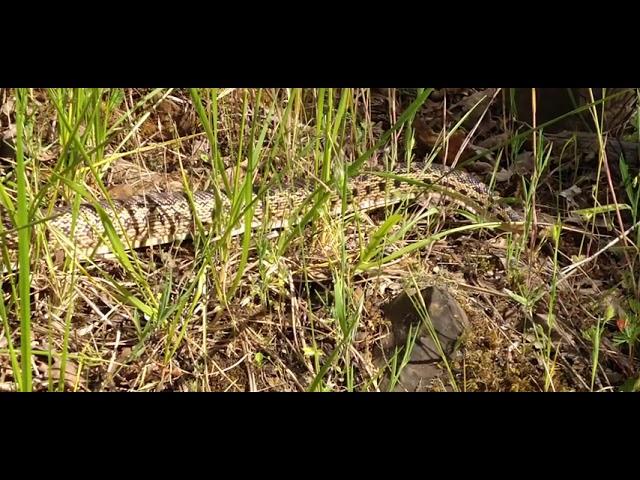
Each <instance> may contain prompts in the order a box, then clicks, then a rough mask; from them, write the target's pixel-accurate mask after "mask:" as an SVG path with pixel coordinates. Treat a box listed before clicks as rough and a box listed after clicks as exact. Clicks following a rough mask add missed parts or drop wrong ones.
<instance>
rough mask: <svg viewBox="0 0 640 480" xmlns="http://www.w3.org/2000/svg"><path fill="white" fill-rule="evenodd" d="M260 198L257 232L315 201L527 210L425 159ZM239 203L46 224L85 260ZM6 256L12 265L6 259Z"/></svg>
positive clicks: (186, 199) (123, 204)
mask: <svg viewBox="0 0 640 480" xmlns="http://www.w3.org/2000/svg"><path fill="white" fill-rule="evenodd" d="M338 183H339V182H338ZM252 195H253V200H252V204H251V206H252V207H253V213H252V217H251V223H250V228H251V229H252V230H255V229H259V228H264V229H267V230H282V229H285V228H287V227H289V226H293V225H296V224H298V223H300V222H301V221H302V219H304V218H305V216H306V214H307V213H308V212H309V210H310V209H311V208H313V206H314V205H315V206H318V205H321V204H322V203H324V204H325V205H327V207H328V210H329V214H330V215H331V216H338V215H344V214H350V213H355V212H358V211H369V210H374V209H377V208H381V207H384V206H391V205H394V204H397V203H399V202H411V201H414V200H416V199H421V202H426V204H429V205H433V204H436V203H438V202H444V203H448V204H455V205H457V206H459V207H461V208H463V209H464V210H466V211H468V212H471V213H473V214H476V215H482V216H484V217H486V218H490V219H493V220H498V221H500V222H507V223H510V222H519V221H522V216H521V215H520V214H519V213H517V212H516V211H515V210H514V209H513V208H512V207H510V206H508V205H505V204H504V202H502V201H501V198H500V197H499V196H497V195H494V194H492V193H491V191H490V190H489V188H488V187H487V186H486V184H485V183H483V182H482V181H481V180H480V179H479V178H478V177H476V176H475V175H473V174H471V173H467V172H465V171H462V170H458V169H452V168H450V167H445V166H441V165H437V164H430V165H427V164H425V163H422V162H413V163H411V165H410V166H409V167H407V168H406V169H404V171H402V170H399V171H393V172H391V173H389V172H366V173H360V174H358V175H355V176H353V177H351V178H348V179H347V180H346V182H345V183H344V184H342V188H335V189H334V188H329V187H327V186H326V185H324V184H322V185H321V186H320V187H318V188H315V189H314V188H310V187H307V188H295V189H291V188H289V189H285V188H282V189H275V190H268V191H266V192H263V194H253V193H252ZM314 195H317V196H314ZM312 200H315V203H314V201H312ZM423 204H424V203H423ZM232 206H233V202H232V201H231V200H230V199H229V198H228V197H227V196H226V195H224V194H221V193H220V192H217V191H209V190H201V191H194V192H187V191H180V192H151V193H145V194H140V195H134V196H131V197H128V198H124V199H112V200H108V201H107V200H103V201H100V202H96V203H82V204H80V205H79V207H78V208H77V211H76V210H74V209H73V208H72V207H69V206H67V207H60V208H57V209H56V210H55V211H54V212H53V214H52V215H51V216H50V217H48V218H47V219H45V220H43V221H42V222H40V223H43V224H44V225H45V227H46V232H45V235H46V237H45V238H46V241H47V243H48V244H49V246H51V247H54V248H56V249H59V248H60V247H62V248H65V247H66V250H67V251H69V249H71V251H75V252H76V254H77V255H79V256H80V257H81V258H82V257H93V256H99V255H104V254H107V253H109V252H112V251H113V244H112V240H110V239H109V235H107V229H109V230H110V232H112V233H115V235H116V236H117V238H118V239H119V240H120V241H121V245H122V246H123V248H124V249H125V250H130V249H137V248H141V247H149V246H154V245H161V244H165V243H171V242H175V241H179V240H183V239H185V238H188V237H190V236H193V234H194V232H195V230H196V228H197V227H198V225H201V226H203V227H207V226H211V225H212V224H213V223H214V222H215V221H216V219H217V218H218V219H219V218H225V217H227V216H229V215H231V214H232V213H233V208H232ZM236 213H237V212H236ZM241 214H242V212H240V215H237V216H236V217H237V222H236V224H235V225H236V226H235V227H234V228H230V229H229V230H228V232H227V234H228V235H230V236H235V235H240V234H242V233H244V232H245V231H246V230H247V227H248V225H249V224H248V223H246V222H244V221H243V219H242V218H241ZM227 218H228V217H227ZM14 225H15V223H14V222H11V221H9V220H7V216H6V215H5V216H4V219H3V221H2V222H0V226H2V227H3V230H4V231H0V246H4V247H6V251H7V252H8V254H9V256H8V258H9V259H13V258H15V257H16V255H17V250H18V234H17V229H16V228H13V227H14ZM0 258H3V260H2V262H3V263H4V266H5V269H6V257H4V256H2V257H0ZM10 263H12V262H10Z"/></svg>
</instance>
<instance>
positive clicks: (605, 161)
mask: <svg viewBox="0 0 640 480" xmlns="http://www.w3.org/2000/svg"><path fill="white" fill-rule="evenodd" d="M600 148H601V152H602V155H603V158H602V163H603V164H604V171H605V173H606V174H607V183H608V184H609V191H610V192H611V195H612V197H613V203H614V205H615V206H616V219H617V220H618V225H619V226H620V230H622V229H623V228H624V222H623V221H622V215H621V213H620V206H619V204H618V199H617V197H616V190H615V188H614V187H613V179H612V178H611V170H610V169H609V160H608V158H607V152H606V150H605V148H604V145H602V144H601V145H600ZM623 238H624V241H625V245H628V244H629V239H628V238H627V236H626V235H625V236H624V237H623ZM622 253H624V258H626V260H627V263H628V264H629V265H631V259H630V258H629V254H628V253H627V250H626V249H624V250H623V251H622ZM631 279H632V282H634V283H635V281H636V279H635V277H634V276H633V275H632V276H631ZM635 287H636V290H637V285H636V286H635Z"/></svg>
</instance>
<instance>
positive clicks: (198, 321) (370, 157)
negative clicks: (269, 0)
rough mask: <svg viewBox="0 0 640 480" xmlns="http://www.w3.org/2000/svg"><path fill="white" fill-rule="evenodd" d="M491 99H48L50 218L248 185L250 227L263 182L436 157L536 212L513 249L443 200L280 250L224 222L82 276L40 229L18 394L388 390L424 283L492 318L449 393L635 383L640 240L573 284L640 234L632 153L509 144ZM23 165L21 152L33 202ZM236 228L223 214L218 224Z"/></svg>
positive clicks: (321, 215)
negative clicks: (90, 205) (395, 313)
mask: <svg viewBox="0 0 640 480" xmlns="http://www.w3.org/2000/svg"><path fill="white" fill-rule="evenodd" d="M490 90H491V91H474V90H472V89H450V90H449V92H448V93H447V98H446V102H443V101H442V100H440V99H439V98H440V97H439V96H440V95H442V92H441V91H435V92H432V93H431V94H430V92H429V91H426V92H423V94H422V97H420V96H419V97H418V99H417V100H416V101H414V102H413V103H411V101H412V99H413V98H414V97H410V98H409V99H408V100H407V99H405V100H404V101H400V100H398V101H396V100H397V99H396V96H401V95H402V94H401V93H400V92H396V91H394V90H391V91H390V92H382V93H379V92H373V91H370V90H368V89H355V90H341V91H331V90H322V89H320V90H296V89H294V90H287V89H281V90H234V89H226V90H215V89H210V90H204V89H203V90H192V91H186V90H177V89H169V90H164V89H163V90H137V89H127V90H119V89H113V90H76V91H71V90H50V91H41V90H29V91H25V92H24V93H23V95H24V105H25V118H24V124H23V125H21V126H20V129H22V132H23V133H22V138H23V149H24V159H25V161H24V167H25V175H24V178H23V179H24V180H25V181H26V183H25V186H24V189H25V192H24V193H25V196H26V202H27V204H26V205H27V206H28V208H27V209H25V211H26V212H28V213H29V215H31V217H30V218H29V220H30V221H33V219H34V217H33V215H34V213H35V211H36V210H38V211H41V212H48V211H50V209H51V208H52V207H53V206H55V205H58V204H65V205H73V204H74V202H75V204H76V205H77V203H78V202H80V201H91V200H92V199H100V198H104V197H106V196H108V197H110V198H117V197H123V196H127V195H131V194H133V193H139V192H141V191H152V190H177V189H183V188H185V187H186V188H188V189H190V190H196V189H199V188H209V189H211V188H216V189H219V190H220V191H224V192H226V193H227V195H228V196H229V197H230V198H231V199H233V204H234V206H235V207H236V210H235V211H236V213H237V218H236V220H238V221H240V222H244V221H249V219H250V216H251V214H252V210H251V208H252V207H251V199H252V194H253V190H255V191H264V190H265V189H272V188H296V189H303V188H306V189H309V191H313V190H314V189H317V188H318V187H319V186H321V185H326V186H327V187H328V188H331V189H332V190H334V191H337V192H341V193H343V194H344V193H345V190H344V189H345V185H346V184H345V183H344V182H343V181H342V180H343V179H344V178H345V176H348V175H352V174H353V173H354V172H353V170H354V169H363V168H364V169H370V168H378V167H382V168H383V169H384V170H386V171H393V170H394V168H395V167H396V166H397V165H402V164H403V162H406V160H408V159H415V158H417V157H418V156H425V155H426V156H428V157H429V158H430V159H440V160H443V159H444V160H446V161H448V162H449V163H451V162H452V161H460V162H462V161H465V160H466V161H468V163H470V166H471V168H473V169H474V170H475V171H476V173H478V174H479V175H482V176H483V178H484V179H485V180H486V181H487V183H488V184H491V185H493V186H494V187H495V189H496V191H500V192H501V193H502V196H504V197H511V198H512V199H513V200H514V204H515V205H516V206H517V207H518V208H522V209H523V211H524V212H526V213H527V214H528V216H527V222H528V228H527V229H526V230H525V231H524V233H522V232H520V233H517V234H513V233H510V232H508V231H506V232H505V231H504V230H498V229H496V228H487V227H486V226H485V227H484V228H480V226H481V225H479V224H478V222H479V220H477V219H475V220H474V219H472V220H471V228H468V227H465V228H456V227H460V226H461V225H469V219H465V218H463V217H462V216H460V215H453V214H451V212H448V211H447V212H445V210H441V209H439V208H438V209H433V208H432V209H424V208H422V207H421V206H420V205H417V206H401V208H400V209H393V210H392V209H379V210H377V211H375V212H366V213H365V212H362V213H361V214H358V215H355V216H352V217H350V218H332V217H331V216H329V215H328V214H327V210H326V208H325V205H324V204H323V202H322V198H321V196H320V197H318V201H317V204H316V205H315V206H314V207H313V208H311V209H310V210H308V217H309V218H308V220H309V221H308V222H307V223H306V224H305V225H304V226H295V227H290V228H288V229H285V230H284V231H282V232H279V234H278V235H274V234H273V232H271V231H269V230H268V229H257V230H255V231H253V232H251V233H248V234H246V235H240V236H236V237H231V236H226V237H225V236H222V239H221V240H214V239H213V236H212V235H207V234H206V232H204V231H202V232H200V233H199V234H197V235H196V236H195V238H194V239H193V240H187V241H184V242H181V243H176V244H168V245H163V246H159V247H150V248H146V249H140V250H137V251H127V252H119V253H116V255H115V258H111V259H102V258H101V259H96V260H95V261H92V262H80V261H76V260H75V259H73V258H70V256H69V255H66V256H64V258H58V256H56V255H55V254H54V253H55V252H51V251H48V250H47V248H46V240H45V238H44V236H43V230H42V229H41V228H40V226H35V227H34V231H35V232H36V234H35V236H34V237H33V239H34V242H33V245H32V246H31V249H32V250H31V255H30V256H29V257H28V260H29V261H28V264H29V266H30V270H31V274H30V277H29V283H28V290H29V296H28V298H29V302H28V306H29V310H30V314H29V320H30V322H29V324H28V325H25V323H24V322H22V323H21V314H23V313H24V307H23V306H21V305H22V304H21V303H20V298H21V295H20V293H19V292H20V290H19V289H20V286H19V284H18V282H17V281H16V275H15V274H10V273H7V274H4V277H3V289H4V296H3V301H2V303H1V304H0V317H1V318H2V325H0V328H1V330H0V388H2V389H4V390H15V389H17V388H20V389H29V388H28V384H29V382H31V380H26V379H25V380H23V381H20V379H21V378H26V377H21V376H20V375H18V374H17V372H18V371H20V369H22V370H21V371H24V367H25V365H28V366H30V368H29V371H31V372H32V375H33V379H32V383H33V385H32V388H33V389H34V390H58V391H61V390H73V391H75V390H81V391H82V390H91V391H122V390H134V391H164V390H176V391H245V390H251V391H265V390H266V391H307V390H316V391H345V390H357V391H375V390H379V389H380V385H381V379H382V378H383V377H384V375H385V374H386V372H385V371H384V369H381V368H380V363H379V362H378V361H377V360H376V358H377V357H376V356H377V353H378V352H379V351H380V349H381V348H382V345H383V344H384V339H385V337H386V336H387V335H388V333H389V329H390V326H389V322H388V321H387V320H386V319H385V318H384V316H383V315H382V313H381V309H380V307H381V306H382V305H383V304H385V303H386V302H388V301H389V300H391V299H392V298H394V297H396V296H397V295H399V294H400V293H401V292H402V291H404V290H406V289H407V288H411V287H413V286H416V285H420V286H422V285H446V286H448V288H449V289H450V291H451V292H452V295H454V296H455V298H456V299H457V300H458V302H459V303H460V304H461V305H462V306H463V308H464V310H465V311H466V313H467V315H468V316H469V320H470V323H471V325H472V328H471V331H470V332H469V333H468V335H467V336H466V337H465V342H464V346H463V348H462V349H460V350H458V351H457V353H456V354H455V355H454V356H453V358H452V359H451V363H450V368H451V371H450V372H448V373H447V372H443V375H441V376H439V377H438V379H437V380H436V381H434V382H433V384H432V386H431V387H430V388H431V389H434V390H442V389H456V390H460V391H476V390H489V391H497V390H499V391H503V390H506V391H532V390H533V391H537V390H540V391H561V390H604V391H606V390H613V389H615V388H617V387H619V386H620V385H622V384H623V383H624V382H625V381H627V380H628V379H631V381H632V380H633V379H634V378H635V377H637V369H638V358H637V354H636V350H635V348H636V346H637V332H638V331H640V326H639V322H640V319H639V316H640V307H638V302H637V292H638V286H637V284H638V281H639V280H640V278H639V276H638V269H637V262H638V249H637V246H638V234H637V229H636V230H632V231H631V232H630V233H629V234H628V236H627V237H625V239H623V240H622V241H620V242H618V243H617V244H615V245H612V246H611V247H609V248H606V249H605V250H604V251H603V253H602V254H599V255H597V256H596V257H593V258H592V259H590V261H588V262H585V263H584V264H582V265H581V267H580V268H576V269H575V270H574V271H573V272H572V274H571V275H566V276H563V271H562V269H563V268H565V269H566V267H568V266H571V265H574V264H576V263H577V262H578V261H580V260H581V259H585V258H589V257H591V256H592V255H593V254H594V252H596V251H598V249H600V248H601V247H602V246H603V245H605V244H607V242H610V241H611V240H612V239H614V238H616V237H618V236H619V235H620V233H621V232H622V231H624V230H626V229H628V227H629V226H631V225H632V224H633V223H634V222H636V221H637V219H636V217H635V214H637V203H636V204H635V205H633V198H634V197H633V195H637V192H638V187H637V184H636V185H635V186H634V184H633V183H632V182H631V181H629V182H628V185H627V188H626V190H625V189H624V188H622V189H619V188H613V187H614V186H615V183H614V182H609V181H607V180H608V178H609V177H611V178H613V176H615V175H611V170H616V167H617V162H618V159H613V158H609V159H608V163H604V160H607V159H606V158H603V155H600V156H598V152H597V151H596V152H594V154H595V155H596V159H595V160H594V161H593V163H592V164H587V163H586V162H587V161H588V159H587V160H585V157H584V155H582V154H580V152H578V151H577V150H575V149H572V148H571V146H568V147H566V148H564V149H561V148H558V147H557V146H554V150H553V151H551V150H549V147H548V145H546V144H543V143H538V144H536V143H534V144H533V145H531V144H528V145H527V144H526V143H525V144H524V145H523V144H522V143H523V142H522V140H524V139H525V135H524V134H522V135H520V136H517V135H515V134H514V133H510V134H509V135H506V134H505V132H507V131H508V130H507V127H509V125H510V122H511V119H510V117H509V116H508V115H507V114H506V113H504V112H503V111H502V109H501V108H500V105H501V102H502V101H503V100H504V98H503V95H502V94H501V92H500V91H496V90H495V89H490ZM429 94H430V95H429ZM1 95H2V97H1V101H2V105H3V106H2V111H0V131H1V132H2V135H3V138H4V139H5V140H7V141H8V142H9V143H10V144H12V145H16V140H15V139H16V135H17V132H18V131H20V129H17V130H16V124H17V123H19V119H18V118H17V116H16V110H17V108H18V107H19V104H20V102H19V101H17V98H18V96H17V93H16V92H15V91H13V90H4V91H2V93H1ZM474 95H475V97H474ZM491 99H493V100H491ZM489 100H491V101H489ZM593 100H594V102H593V103H595V106H592V107H591V109H592V110H593V112H594V113H595V112H596V109H597V108H598V105H599V104H598V102H597V100H596V99H593ZM476 104H477V107H476V108H475V109H474V108H472V107H473V106H474V105H476ZM407 106H413V107H415V108H416V109H417V110H418V112H417V115H418V120H417V121H414V118H413V115H412V114H411V112H409V113H407V111H406V110H405V109H406V107H407ZM443 108H446V110H444V111H445V112H446V114H447V115H443ZM585 111H587V112H589V111H590V110H588V109H586V108H585ZM381 112H382V113H381ZM634 118H635V117H634ZM443 119H444V120H443ZM627 123H628V122H627ZM424 125H428V128H426V129H425V128H424ZM394 126H395V127H394ZM392 127H393V128H394V129H392V130H389V129H390V128H392ZM631 127H633V126H631ZM631 127H630V128H631ZM443 129H444V134H442V135H439V134H440V133H441V132H442V131H443ZM602 130H604V128H603V129H602ZM631 130H633V128H631ZM600 136H601V138H604V133H603V132H600ZM519 139H520V140H519ZM537 139H538V140H540V135H539V134H538V135H537ZM469 141H471V145H467V143H468V142H469ZM18 143H19V142H18ZM465 146H466V148H464V147H465ZM481 146H484V147H485V148H484V149H481V148H479V147H481ZM603 151H604V150H603ZM13 152H14V150H13V148H9V149H7V148H4V149H2V150H0V157H5V160H2V164H1V168H2V173H3V181H2V188H0V202H1V204H2V205H4V207H5V210H9V211H10V210H11V208H10V207H11V204H12V203H13V202H15V199H16V195H17V189H16V186H17V182H18V177H19V172H18V173H16V172H17V170H16V156H15V154H14V153H13ZM492 161H495V163H493V164H492ZM614 163H615V164H616V165H614ZM634 172H635V173H634ZM637 172H638V166H637V165H635V166H631V168H630V169H629V170H628V171H627V172H626V173H625V172H623V174H624V175H623V176H626V178H627V179H629V180H630V179H632V178H633V175H634V174H635V175H637ZM593 186H597V187H598V188H592V187H593ZM559 192H561V195H559ZM635 198H636V202H637V197H635ZM622 204H629V205H630V207H631V208H629V209H628V210H622V211H621V210H620V209H619V208H617V209H616V208H613V209H609V210H607V209H601V210H600V211H599V213H598V214H597V215H592V216H591V217H590V218H589V222H587V223H584V222H583V223H581V224H580V225H578V226H576V225H575V224H572V225H573V229H571V230H561V231H557V232H556V235H555V236H554V235H551V236H550V237H549V238H547V239H546V240H544V239H543V238H542V237H543V232H542V230H538V229H537V228H534V227H532V226H531V224H533V223H540V222H544V221H549V220H551V221H553V219H554V217H555V215H556V214H557V213H559V214H561V215H563V216H564V215H566V213H567V211H575V210H576V209H577V208H583V209H584V208H595V207H602V206H603V205H605V206H606V205H618V206H619V205H622ZM634 212H635V213H634ZM393 215H395V216H393ZM230 222H231V219H230V218H226V217H225V218H218V219H217V222H216V225H215V226H214V229H215V230H216V231H217V233H221V232H224V231H225V228H226V227H227V226H229V225H230ZM607 223H608V224H607ZM603 224H606V225H605V228H603ZM606 227H608V229H607V228H606ZM425 239H427V240H428V239H433V241H425ZM420 242H424V243H420ZM418 244H419V245H423V248H418V249H413V248H412V246H415V245H418ZM363 260H366V261H363ZM22 298H24V295H23V296H22ZM634 302H635V303H634ZM21 309H22V310H21ZM21 312H22V313H21ZM25 328H26V329H28V331H25ZM634 329H635V330H634ZM634 332H636V333H635V334H634ZM634 335H635V336H634ZM25 338H30V341H29V346H30V347H31V350H32V351H31V355H32V360H31V361H30V362H29V361H27V362H24V359H25V353H24V352H25V350H24V349H23V350H22V354H21V350H20V347H21V345H24V339H25Z"/></svg>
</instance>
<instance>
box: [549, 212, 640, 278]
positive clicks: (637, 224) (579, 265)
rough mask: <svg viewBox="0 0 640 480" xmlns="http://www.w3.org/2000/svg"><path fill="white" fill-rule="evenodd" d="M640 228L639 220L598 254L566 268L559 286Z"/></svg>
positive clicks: (561, 275) (563, 270) (561, 274)
mask: <svg viewBox="0 0 640 480" xmlns="http://www.w3.org/2000/svg"><path fill="white" fill-rule="evenodd" d="M639 226H640V220H638V221H637V222H636V223H635V224H634V225H632V226H631V227H629V228H628V229H627V230H625V231H624V232H622V234H620V235H618V237H617V238H614V239H613V240H611V241H610V242H609V243H607V244H606V245H605V246H604V247H602V248H601V249H600V250H598V251H597V252H596V253H594V254H593V255H591V256H589V257H587V258H584V259H582V260H580V261H579V262H577V263H574V264H572V265H569V266H568V267H565V268H563V269H562V270H561V272H560V278H559V279H558V284H559V283H560V282H562V281H564V280H566V279H567V278H568V277H569V275H570V274H571V272H573V271H574V270H575V269H577V268H579V267H581V266H582V265H584V264H585V263H587V262H590V261H591V260H593V259H594V258H596V257H598V256H599V255H601V254H602V253H604V252H605V251H607V250H608V249H609V248H611V247H613V246H614V245H615V244H616V243H618V242H619V241H620V240H622V239H623V238H624V239H626V238H627V235H629V234H630V233H631V231H632V230H634V229H635V228H638V227H639Z"/></svg>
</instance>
